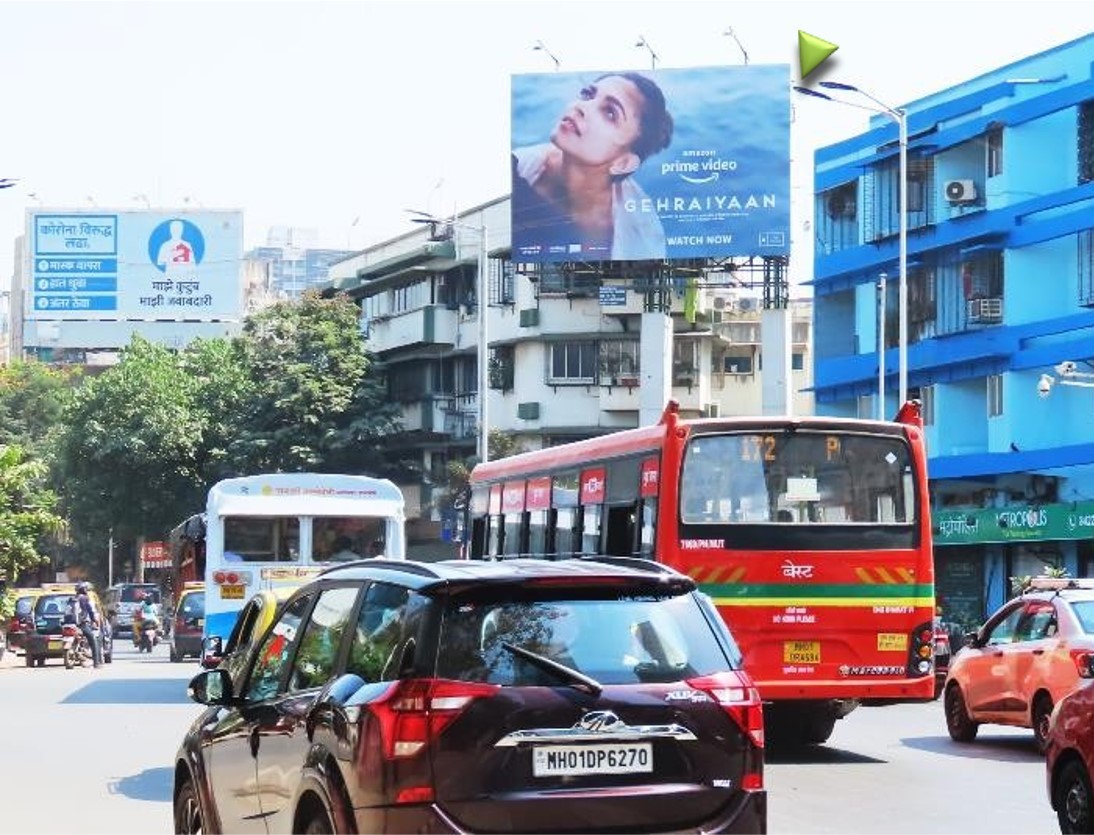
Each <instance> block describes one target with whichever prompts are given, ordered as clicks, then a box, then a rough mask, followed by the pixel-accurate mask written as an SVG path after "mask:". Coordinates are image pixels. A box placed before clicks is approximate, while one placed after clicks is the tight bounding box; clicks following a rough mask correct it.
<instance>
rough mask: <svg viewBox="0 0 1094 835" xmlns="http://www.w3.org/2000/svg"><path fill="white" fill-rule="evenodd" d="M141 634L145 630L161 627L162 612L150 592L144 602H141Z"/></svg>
mask: <svg viewBox="0 0 1094 835" xmlns="http://www.w3.org/2000/svg"><path fill="white" fill-rule="evenodd" d="M140 614H141V634H142V636H143V634H144V632H145V630H148V629H155V630H157V631H158V630H159V628H160V623H159V620H160V613H159V607H158V606H157V605H156V601H155V598H153V597H152V595H150V594H148V595H145V597H144V602H143V603H141V609H140Z"/></svg>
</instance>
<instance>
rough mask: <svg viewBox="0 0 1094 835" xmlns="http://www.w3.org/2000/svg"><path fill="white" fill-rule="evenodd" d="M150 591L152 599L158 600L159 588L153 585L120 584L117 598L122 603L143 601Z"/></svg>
mask: <svg viewBox="0 0 1094 835" xmlns="http://www.w3.org/2000/svg"><path fill="white" fill-rule="evenodd" d="M149 592H151V593H152V599H153V600H154V601H157V602H158V601H159V597H160V593H159V589H157V588H156V586H155V585H147V586H122V588H121V595H120V597H119V600H120V601H121V602H122V603H143V602H144V598H145V596H146V595H147V594H148V593H149Z"/></svg>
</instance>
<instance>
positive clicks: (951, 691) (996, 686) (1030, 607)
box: [943, 578, 1094, 751]
mask: <svg viewBox="0 0 1094 835" xmlns="http://www.w3.org/2000/svg"><path fill="white" fill-rule="evenodd" d="M1030 589H1031V590H1030V591H1028V592H1026V593H1024V594H1022V595H1020V596H1018V597H1016V598H1014V599H1013V600H1008V601H1007V602H1006V603H1005V604H1003V606H1002V607H1001V608H1000V609H999V610H998V611H997V612H995V613H994V614H993V615H992V616H991V617H990V618H989V619H988V621H987V622H986V623H985V624H984V625H983V626H981V627H980V629H979V630H977V631H976V632H973V633H970V634H969V635H968V636H967V637H966V644H965V647H964V648H963V649H962V650H961V651H960V652H958V653H957V655H955V656H954V657H953V659H952V660H951V662H950V670H949V674H948V676H947V678H946V684H945V692H944V697H943V704H944V708H945V714H946V727H947V729H948V730H949V733H950V736H951V737H952V738H953V739H954V740H955V741H957V742H971V741H972V740H973V739H975V738H976V733H977V730H978V728H979V726H980V725H981V724H985V723H991V724H997V725H1014V726H1017V727H1021V728H1032V729H1033V734H1034V739H1035V740H1036V742H1037V747H1038V748H1039V749H1040V750H1042V751H1043V750H1044V749H1045V745H1046V741H1047V736H1048V725H1049V717H1050V715H1051V714H1052V709H1053V707H1054V706H1055V705H1057V704H1058V703H1059V702H1060V700H1061V699H1063V698H1064V696H1066V695H1067V694H1068V693H1070V692H1071V691H1072V690H1074V689H1075V687H1076V686H1077V685H1078V683H1079V681H1080V678H1081V670H1082V668H1083V665H1084V664H1086V658H1087V655H1088V654H1089V653H1091V652H1094V582H1091V581H1081V580H1069V579H1056V578H1037V579H1035V580H1033V582H1032V585H1031V587H1030Z"/></svg>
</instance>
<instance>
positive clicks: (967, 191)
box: [946, 180, 976, 203]
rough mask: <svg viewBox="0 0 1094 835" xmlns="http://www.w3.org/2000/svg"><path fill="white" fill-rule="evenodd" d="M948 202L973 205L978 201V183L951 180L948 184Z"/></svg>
mask: <svg viewBox="0 0 1094 835" xmlns="http://www.w3.org/2000/svg"><path fill="white" fill-rule="evenodd" d="M946 200H948V201H949V202H950V203H972V202H973V201H974V200H976V181H975V180H949V181H948V182H947V183H946Z"/></svg>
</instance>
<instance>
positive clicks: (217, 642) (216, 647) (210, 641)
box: [201, 635, 224, 670]
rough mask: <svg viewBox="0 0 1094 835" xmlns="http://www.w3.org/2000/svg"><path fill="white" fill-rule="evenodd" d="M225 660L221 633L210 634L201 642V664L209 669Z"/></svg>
mask: <svg viewBox="0 0 1094 835" xmlns="http://www.w3.org/2000/svg"><path fill="white" fill-rule="evenodd" d="M223 660H224V641H223V639H221V637H220V636H219V635H210V636H209V637H208V638H206V639H205V640H204V641H202V642H201V666H202V667H204V668H205V669H207V670H211V669H212V668H214V667H216V666H218V665H219V664H220V662H221V661H223Z"/></svg>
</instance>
